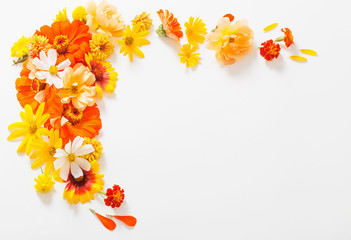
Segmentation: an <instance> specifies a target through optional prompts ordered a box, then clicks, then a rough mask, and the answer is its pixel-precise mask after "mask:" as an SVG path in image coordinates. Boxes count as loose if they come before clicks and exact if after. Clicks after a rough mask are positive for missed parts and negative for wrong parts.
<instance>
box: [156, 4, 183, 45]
mask: <svg viewBox="0 0 351 240" xmlns="http://www.w3.org/2000/svg"><path fill="white" fill-rule="evenodd" d="M157 14H158V16H159V17H160V19H161V22H162V24H161V25H160V26H159V28H158V29H157V31H156V32H157V33H158V34H159V35H160V36H167V37H170V38H173V39H175V40H178V41H179V39H180V38H181V37H183V32H182V28H181V26H180V24H179V22H178V19H177V18H175V17H174V16H173V13H170V12H169V11H168V10H165V11H163V10H162V9H160V10H159V11H158V12H157Z"/></svg>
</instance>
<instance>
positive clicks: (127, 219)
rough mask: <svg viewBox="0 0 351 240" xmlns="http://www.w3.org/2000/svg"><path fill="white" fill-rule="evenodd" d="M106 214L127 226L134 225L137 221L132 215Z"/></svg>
mask: <svg viewBox="0 0 351 240" xmlns="http://www.w3.org/2000/svg"><path fill="white" fill-rule="evenodd" d="M106 216H108V217H114V218H116V219H118V220H120V221H121V222H123V223H124V224H125V225H127V226H129V227H134V226H135V225H136V223H137V219H136V218H135V217H133V216H118V215H106Z"/></svg>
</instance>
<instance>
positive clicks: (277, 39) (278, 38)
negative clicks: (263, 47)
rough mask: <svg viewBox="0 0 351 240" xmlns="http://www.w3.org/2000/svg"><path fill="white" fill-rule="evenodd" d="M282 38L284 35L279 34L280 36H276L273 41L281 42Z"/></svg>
mask: <svg viewBox="0 0 351 240" xmlns="http://www.w3.org/2000/svg"><path fill="white" fill-rule="evenodd" d="M283 40H284V36H281V37H277V38H276V39H275V40H274V42H281V41H283Z"/></svg>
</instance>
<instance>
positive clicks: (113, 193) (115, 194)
mask: <svg viewBox="0 0 351 240" xmlns="http://www.w3.org/2000/svg"><path fill="white" fill-rule="evenodd" d="M106 196H107V198H105V199H104V201H105V205H106V206H111V207H112V208H115V207H119V206H121V204H122V203H123V200H124V190H123V189H122V188H121V187H120V186H118V185H113V188H108V189H107V191H106Z"/></svg>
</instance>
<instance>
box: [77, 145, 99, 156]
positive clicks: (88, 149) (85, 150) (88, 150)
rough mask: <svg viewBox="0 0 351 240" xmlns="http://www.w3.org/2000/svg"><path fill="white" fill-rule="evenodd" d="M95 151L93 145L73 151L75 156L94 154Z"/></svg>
mask: <svg viewBox="0 0 351 240" xmlns="http://www.w3.org/2000/svg"><path fill="white" fill-rule="evenodd" d="M94 151H95V149H94V147H93V145H91V144H86V145H83V146H81V147H80V148H79V149H78V150H77V151H75V154H76V156H83V155H85V154H89V153H92V152H94Z"/></svg>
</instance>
